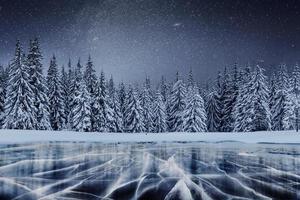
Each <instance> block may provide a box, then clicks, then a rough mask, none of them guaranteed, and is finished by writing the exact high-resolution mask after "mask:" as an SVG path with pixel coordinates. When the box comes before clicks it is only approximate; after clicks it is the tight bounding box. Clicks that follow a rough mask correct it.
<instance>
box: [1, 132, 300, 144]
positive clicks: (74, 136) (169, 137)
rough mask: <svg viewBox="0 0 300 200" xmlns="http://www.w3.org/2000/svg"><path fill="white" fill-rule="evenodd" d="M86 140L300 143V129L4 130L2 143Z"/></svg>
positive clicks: (105, 141)
mask: <svg viewBox="0 0 300 200" xmlns="http://www.w3.org/2000/svg"><path fill="white" fill-rule="evenodd" d="M47 141H85V142H104V143H110V142H173V141H181V142H194V141H205V142H219V141H239V142H246V143H258V142H268V143H299V144H300V132H299V133H297V132H295V131H281V132H247V133H208V132H206V133H148V134H146V133H87V132H72V131H26V130H0V143H2V144H8V143H23V142H47Z"/></svg>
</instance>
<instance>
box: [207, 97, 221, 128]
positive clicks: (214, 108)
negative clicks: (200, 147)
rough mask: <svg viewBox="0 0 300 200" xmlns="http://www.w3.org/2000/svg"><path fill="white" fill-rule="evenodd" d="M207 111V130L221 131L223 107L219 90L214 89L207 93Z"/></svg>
mask: <svg viewBox="0 0 300 200" xmlns="http://www.w3.org/2000/svg"><path fill="white" fill-rule="evenodd" d="M206 113H207V122H206V124H207V130H208V131H209V132H217V131H219V128H220V123H221V108H220V103H219V95H218V92H217V91H213V92H211V93H210V94H208V95H207V104H206Z"/></svg>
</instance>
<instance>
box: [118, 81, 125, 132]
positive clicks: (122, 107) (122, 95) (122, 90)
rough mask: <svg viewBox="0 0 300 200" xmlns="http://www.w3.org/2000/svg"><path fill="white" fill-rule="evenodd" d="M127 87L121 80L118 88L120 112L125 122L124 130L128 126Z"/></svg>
mask: <svg viewBox="0 0 300 200" xmlns="http://www.w3.org/2000/svg"><path fill="white" fill-rule="evenodd" d="M126 99H127V97H126V88H125V85H124V83H123V82H121V83H120V84H119V89H118V102H119V106H120V113H121V117H122V122H123V128H122V129H123V130H124V129H125V127H126V124H125V112H126V104H127V103H126Z"/></svg>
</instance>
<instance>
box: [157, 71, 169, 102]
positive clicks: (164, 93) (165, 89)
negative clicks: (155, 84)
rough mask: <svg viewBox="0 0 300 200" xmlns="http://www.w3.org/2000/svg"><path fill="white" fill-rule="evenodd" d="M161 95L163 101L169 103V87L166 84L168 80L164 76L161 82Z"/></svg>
mask: <svg viewBox="0 0 300 200" xmlns="http://www.w3.org/2000/svg"><path fill="white" fill-rule="evenodd" d="M159 88H160V91H161V92H160V93H161V95H162V98H163V101H164V102H166V101H167V95H168V86H167V84H166V78H165V77H164V76H162V77H161V81H160V86H159Z"/></svg>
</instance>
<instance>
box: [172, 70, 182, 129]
mask: <svg viewBox="0 0 300 200" xmlns="http://www.w3.org/2000/svg"><path fill="white" fill-rule="evenodd" d="M176 80H177V81H176V82H175V84H174V85H173V88H172V92H171V95H170V101H169V106H170V115H169V118H168V123H169V127H170V131H172V132H182V131H183V114H184V109H185V106H186V102H185V97H186V88H185V85H184V83H183V81H182V80H180V79H179V75H178V73H177V74H176Z"/></svg>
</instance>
